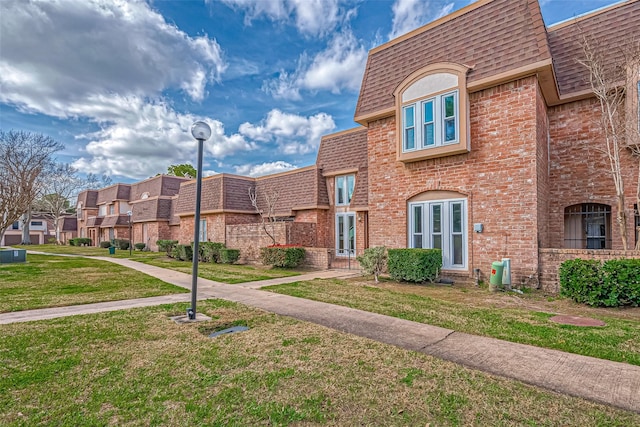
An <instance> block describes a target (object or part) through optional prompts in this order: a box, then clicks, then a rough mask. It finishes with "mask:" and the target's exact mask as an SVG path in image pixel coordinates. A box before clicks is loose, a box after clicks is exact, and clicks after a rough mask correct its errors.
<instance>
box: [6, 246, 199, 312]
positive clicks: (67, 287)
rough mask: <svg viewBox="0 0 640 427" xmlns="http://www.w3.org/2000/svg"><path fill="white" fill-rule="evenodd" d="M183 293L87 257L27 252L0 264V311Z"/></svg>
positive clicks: (129, 270)
mask: <svg viewBox="0 0 640 427" xmlns="http://www.w3.org/2000/svg"><path fill="white" fill-rule="evenodd" d="M181 292H187V290H185V289H182V288H179V287H177V286H173V285H171V284H168V283H166V282H163V281H161V280H159V279H156V278H153V277H151V276H148V275H146V274H143V273H140V272H137V271H135V270H131V269H128V268H125V267H121V266H119V265H116V264H112V263H110V262H107V261H100V260H95V259H90V258H80V257H62V256H51V255H35V254H29V255H27V262H26V263H17V264H2V265H0V312H9V311H21V310H30V309H35V308H45V307H59V306H68V305H76V304H87V303H94V302H103V301H116V300H123V299H131V298H143V297H151V296H158V295H168V294H174V293H181Z"/></svg>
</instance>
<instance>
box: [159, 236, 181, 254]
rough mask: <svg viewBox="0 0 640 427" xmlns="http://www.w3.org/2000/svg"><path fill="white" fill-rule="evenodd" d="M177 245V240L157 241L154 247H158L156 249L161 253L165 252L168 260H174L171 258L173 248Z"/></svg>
mask: <svg viewBox="0 0 640 427" xmlns="http://www.w3.org/2000/svg"><path fill="white" fill-rule="evenodd" d="M177 244H178V241H177V240H158V241H156V245H158V249H159V250H161V251H165V252H166V253H167V256H168V257H169V258H174V256H173V248H175V246H176V245H177Z"/></svg>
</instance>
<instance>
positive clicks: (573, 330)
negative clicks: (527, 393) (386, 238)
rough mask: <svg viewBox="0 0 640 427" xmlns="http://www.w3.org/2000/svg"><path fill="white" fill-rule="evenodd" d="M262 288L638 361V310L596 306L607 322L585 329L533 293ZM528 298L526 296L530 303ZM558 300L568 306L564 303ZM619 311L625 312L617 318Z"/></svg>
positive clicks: (338, 284)
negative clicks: (559, 317) (557, 317)
mask: <svg viewBox="0 0 640 427" xmlns="http://www.w3.org/2000/svg"><path fill="white" fill-rule="evenodd" d="M262 289H263V290H268V291H272V292H277V293H282V294H286V295H292V296H297V297H301V298H306V299H311V300H316V301H323V302H328V303H332V304H337V305H343V306H348V307H352V308H358V309H360V310H365V311H370V312H374V313H379V314H385V315H388V316H393V317H398V318H401V319H407V320H412V321H415V322H420V323H428V324H430V325H436V326H441V327H444V328H449V329H453V330H456V331H460V332H466V333H469V334H474V335H483V336H488V337H494V338H498V339H502V340H507V341H511V342H516V343H523V344H530V345H534V346H538V347H546V348H553V349H557V350H562V351H567V352H570V353H576V354H582V355H585V356H592V357H597V358H601V359H608V360H614V361H618V362H626V363H630V364H633V365H640V323H639V322H638V319H639V318H640V308H636V309H631V310H625V311H621V310H616V309H609V310H606V309H600V310H599V311H597V313H598V316H597V317H598V318H600V319H601V320H604V321H605V322H606V326H604V327H597V328H594V327H592V328H586V327H579V326H569V325H561V324H557V323H553V322H550V321H549V318H550V317H552V316H553V315H554V313H553V312H550V311H546V308H548V307H549V304H551V302H546V305H543V307H542V308H543V310H544V311H540V307H537V306H536V304H540V303H541V302H540V301H534V302H535V304H532V303H531V298H536V297H535V296H534V297H529V296H523V297H520V296H512V295H508V296H507V295H504V294H502V295H495V294H492V293H490V292H488V291H484V290H479V289H472V288H462V289H455V288H451V287H444V288H443V287H441V286H434V285H432V286H417V285H409V284H398V283H395V282H393V283H392V282H388V283H386V284H385V283H384V282H382V283H381V284H380V285H379V286H373V282H365V283H364V284H363V282H362V280H361V279H357V280H350V281H344V280H314V281H310V282H295V283H291V284H283V285H276V286H270V287H266V288H262ZM459 297H464V298H463V299H460V298H459ZM502 297H504V298H502ZM501 298H502V299H503V300H513V301H514V302H513V304H505V303H504V301H503V302H502V303H500V304H498V303H497V302H498V300H499V299H501ZM527 298H530V300H529V302H527ZM448 299H453V300H454V301H451V300H448ZM456 299H458V301H455V300H456ZM518 300H520V302H521V303H520V304H519V303H518ZM523 304H524V305H525V307H523V306H522V305H523ZM561 304H564V306H566V305H567V303H566V302H561ZM497 305H499V306H497ZM532 305H533V307H531V306H532ZM574 305H575V304H574ZM576 306H577V305H576ZM532 308H533V309H532ZM576 310H577V307H573V311H572V313H571V314H576ZM629 312H631V313H629ZM590 313H595V311H587V314H590ZM619 313H623V315H622V316H620V315H619ZM634 313H635V314H634ZM634 316H637V318H635V317H634Z"/></svg>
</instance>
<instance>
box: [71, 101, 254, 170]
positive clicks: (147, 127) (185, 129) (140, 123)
mask: <svg viewBox="0 0 640 427" xmlns="http://www.w3.org/2000/svg"><path fill="white" fill-rule="evenodd" d="M96 105H97V106H98V107H99V108H100V111H97V110H96V111H94V112H93V113H92V114H95V116H99V117H107V116H108V117H109V121H108V122H104V123H102V129H101V130H99V131H97V132H94V133H91V134H87V135H80V136H79V137H78V138H80V139H86V140H88V141H89V143H88V144H87V146H86V148H85V150H84V153H83V155H82V156H81V157H80V158H79V159H78V160H76V161H75V162H74V166H75V167H76V168H78V169H79V170H81V171H83V172H93V173H97V174H102V173H106V174H108V175H119V176H126V177H129V178H136V179H140V178H146V177H148V176H153V175H155V174H157V173H159V172H164V171H166V169H167V167H168V166H169V165H170V164H179V163H191V164H195V163H196V160H197V145H196V144H197V143H196V141H195V140H194V139H193V137H192V136H191V134H190V128H191V124H192V123H193V122H194V121H196V120H200V119H202V118H200V117H196V116H193V115H190V114H179V113H177V112H175V111H174V110H173V109H171V108H170V107H169V106H168V105H167V104H165V103H163V102H160V101H156V102H151V101H149V100H145V99H142V98H139V97H118V96H112V97H110V98H106V97H105V98H102V99H99V100H96ZM207 122H208V123H209V125H210V126H211V138H210V139H209V140H207V141H205V143H204V151H205V153H207V154H211V155H213V156H214V157H216V158H222V157H225V156H228V155H230V154H233V153H236V152H238V151H248V150H251V149H254V148H255V146H254V145H253V144H252V143H250V142H248V141H246V140H245V139H244V137H242V136H241V135H238V134H234V135H231V136H227V135H225V133H224V126H223V125H222V123H220V122H219V121H215V120H207Z"/></svg>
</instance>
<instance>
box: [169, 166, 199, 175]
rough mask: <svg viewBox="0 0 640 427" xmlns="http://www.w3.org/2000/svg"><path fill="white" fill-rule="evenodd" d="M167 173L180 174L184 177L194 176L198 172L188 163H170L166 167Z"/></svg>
mask: <svg viewBox="0 0 640 427" xmlns="http://www.w3.org/2000/svg"><path fill="white" fill-rule="evenodd" d="M167 174H169V175H171V176H182V177H185V178H196V177H197V175H198V172H197V171H196V168H194V167H193V166H191V165H190V164H188V163H183V164H180V165H171V166H169V167H168V168H167Z"/></svg>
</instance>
